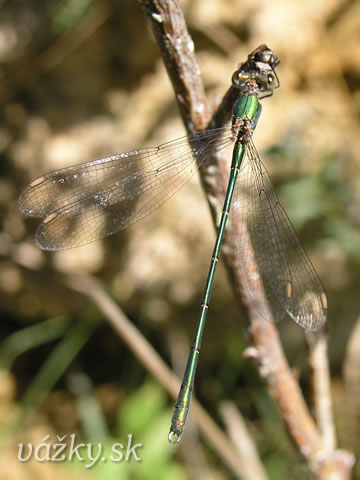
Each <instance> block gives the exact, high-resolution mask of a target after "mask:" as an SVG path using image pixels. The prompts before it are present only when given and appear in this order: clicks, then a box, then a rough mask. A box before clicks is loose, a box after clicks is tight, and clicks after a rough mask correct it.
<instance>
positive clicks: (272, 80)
mask: <svg viewBox="0 0 360 480" xmlns="http://www.w3.org/2000/svg"><path fill="white" fill-rule="evenodd" d="M267 81H268V84H269V85H272V84H273V83H274V81H275V77H274V75H273V74H272V73H269V74H268V76H267Z"/></svg>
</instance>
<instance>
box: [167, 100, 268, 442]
mask: <svg viewBox="0 0 360 480" xmlns="http://www.w3.org/2000/svg"><path fill="white" fill-rule="evenodd" d="M260 113H261V105H260V103H259V99H258V96H257V94H256V93H252V92H251V93H250V92H244V93H243V94H242V95H241V96H240V98H239V100H238V101H237V102H236V105H235V107H234V114H233V120H232V124H233V134H234V137H235V138H236V141H235V146H234V150H233V158H232V164H231V172H230V178H229V183H228V187H227V191H226V195H225V200H224V206H223V211H222V214H221V219H220V223H219V227H218V231H217V237H216V241H215V246H214V250H213V254H212V258H211V263H210V268H209V273H208V277H207V281H206V286H205V291H204V296H203V300H202V304H201V308H200V313H199V317H198V323H197V328H196V333H195V336H194V339H193V343H192V345H191V351H190V354H189V358H188V362H187V365H186V370H185V375H184V379H183V383H182V385H181V389H180V392H179V395H178V398H177V401H176V405H175V410H174V414H173V417H172V421H171V428H170V434H169V440H170V441H171V442H172V443H177V442H178V441H179V440H180V437H181V435H182V433H183V429H184V425H185V422H186V417H187V415H188V411H189V407H190V400H191V393H192V389H193V384H194V379H195V372H196V366H197V362H198V357H199V351H200V346H201V340H202V336H203V331H204V326H205V320H206V314H207V311H208V308H209V301H210V294H211V288H212V284H213V281H214V275H215V270H216V265H217V262H218V259H219V254H220V248H221V244H222V240H223V236H224V231H225V226H226V222H227V219H228V216H229V211H230V206H231V200H232V196H233V193H234V188H235V183H236V179H237V176H238V173H239V169H240V165H241V162H242V160H243V158H244V154H245V150H246V144H247V141H248V139H249V138H250V136H251V134H252V132H253V130H254V129H255V127H256V123H257V121H258V119H259V116H260Z"/></svg>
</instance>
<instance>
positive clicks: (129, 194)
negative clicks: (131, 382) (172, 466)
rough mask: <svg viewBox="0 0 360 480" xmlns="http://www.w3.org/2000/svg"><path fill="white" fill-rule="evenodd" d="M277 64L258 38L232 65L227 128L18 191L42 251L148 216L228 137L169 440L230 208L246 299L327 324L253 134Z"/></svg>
mask: <svg viewBox="0 0 360 480" xmlns="http://www.w3.org/2000/svg"><path fill="white" fill-rule="evenodd" d="M278 64H279V60H278V58H277V56H276V55H275V54H274V53H273V52H272V51H271V50H270V49H269V48H268V47H267V46H266V45H261V46H259V47H258V48H257V49H255V50H254V51H253V52H252V53H251V54H250V55H249V56H248V59H247V61H246V62H244V63H243V64H242V65H240V67H239V68H238V70H236V72H235V73H234V74H233V77H232V84H233V87H235V88H236V89H238V91H239V98H238V100H237V102H236V104H235V106H234V110H233V119H232V124H231V126H228V127H224V128H216V129H211V130H204V131H200V132H195V133H192V134H190V135H188V136H186V137H183V138H179V139H176V140H173V141H171V142H168V143H164V144H162V145H160V146H159V147H155V148H145V149H141V150H135V151H132V152H127V153H122V154H119V155H114V156H111V157H106V158H102V159H100V160H95V161H92V162H88V163H84V164H81V165H75V166H73V167H68V168H63V169H61V170H56V171H54V172H51V173H48V174H46V175H43V176H41V177H39V178H38V179H36V180H34V181H33V182H32V183H30V184H29V185H28V187H27V188H25V190H24V191H23V192H22V194H21V195H20V197H19V201H18V206H19V209H20V211H21V212H22V213H24V214H25V215H29V216H33V217H40V218H43V221H42V223H41V224H40V225H39V227H38V229H37V232H36V243H37V245H38V246H39V247H40V248H41V249H43V250H52V251H55V250H62V249H67V248H73V247H78V246H80V245H85V244H87V243H90V242H93V241H95V240H97V239H100V238H103V237H105V236H107V235H111V234H113V233H115V232H118V231H119V230H121V229H123V228H126V227H128V226H129V225H131V224H133V223H135V222H136V221H138V220H140V219H141V218H143V217H145V216H146V215H148V214H150V213H151V212H152V211H154V210H155V209H156V208H158V207H159V206H160V205H162V204H163V203H164V202H166V201H167V200H168V199H169V198H170V197H171V196H172V195H173V194H174V193H175V192H177V191H178V190H179V189H180V188H181V187H182V186H183V185H184V184H185V183H186V182H187V181H188V180H189V179H190V177H191V176H192V175H193V174H194V173H195V172H196V170H197V169H198V168H199V167H200V166H201V165H203V164H204V163H205V162H206V161H207V159H208V158H209V156H210V155H212V154H214V153H215V152H216V151H219V150H221V149H223V148H225V147H226V146H228V145H230V144H234V149H233V157H232V163H231V170H230V177H229V183H228V187H227V192H226V195H225V200H224V206H223V212H222V215H221V219H220V222H219V226H218V231H217V237H216V242H215V246H214V250H213V255H212V258H211V262H210V269H209V273H208V277H207V281H206V285H205V290H204V295H203V300H202V304H201V308H200V313H199V317H198V323H197V327H196V332H195V336H194V339H193V343H192V346H191V351H190V354H189V358H188V363H187V366H186V370H185V374H184V378H183V382H182V386H181V389H180V392H179V396H178V399H177V401H176V405H175V409H174V414H173V418H172V422H171V428H170V433H169V441H170V442H171V443H177V442H178V441H179V440H180V438H181V436H182V433H183V429H184V426H185V422H186V418H187V414H188V410H189V406H190V401H191V393H192V389H193V384H194V379H195V372H196V367H197V362H198V356H199V351H200V346H201V340H202V335H203V331H204V326H205V320H206V315H207V311H208V307H209V301H210V294H211V289H212V284H213V280H214V275H215V269H216V265H217V262H218V258H219V254H220V249H221V244H222V240H223V235H224V231H225V226H226V222H227V218H228V216H229V214H231V215H232V216H233V218H234V225H237V226H239V228H238V232H237V242H236V243H237V246H236V249H237V256H238V260H239V265H240V269H241V268H242V267H241V265H242V263H244V250H243V249H241V243H242V240H241V237H242V235H244V234H248V235H249V236H250V239H251V244H252V250H253V253H252V255H251V258H252V260H251V261H252V263H253V267H252V271H253V275H254V276H255V277H256V279H255V280H256V281H255V283H254V282H253V281H252V282H251V283H250V281H249V280H248V273H245V271H244V283H245V285H246V286H247V290H248V294H249V297H250V298H252V296H253V295H254V285H259V288H261V289H262V292H263V293H264V294H265V297H266V299H265V300H264V302H265V301H266V302H267V304H268V305H269V306H270V307H271V309H272V312H273V317H274V319H275V320H279V319H280V318H282V317H283V316H285V315H286V314H288V315H289V316H290V317H291V318H292V319H293V320H294V321H295V322H296V323H297V324H298V325H300V326H301V327H303V328H305V329H306V330H309V331H317V330H318V329H319V328H321V327H322V326H323V325H324V323H325V321H326V315H327V297H326V294H325V291H324V289H323V287H322V285H321V282H320V280H319V277H318V275H317V273H316V271H315V269H314V267H313V265H312V263H311V261H310V260H309V258H308V256H307V254H306V252H305V251H304V249H303V247H302V245H301V243H300V241H299V239H298V237H297V235H296V233H295V230H294V228H293V227H292V225H291V222H290V220H289V218H288V217H287V215H286V213H285V211H284V209H283V208H282V207H281V205H280V203H279V201H278V198H277V196H276V193H275V191H274V187H273V186H272V184H271V181H270V178H269V175H268V173H267V171H266V169H265V167H264V165H263V164H262V162H261V160H260V158H259V155H258V153H257V151H256V148H255V146H254V143H253V140H252V134H253V131H254V129H255V127H256V124H257V122H258V120H259V117H260V113H261V104H260V102H259V100H260V99H261V98H264V97H268V96H271V95H272V94H273V90H274V89H275V88H277V87H278V86H279V81H278V77H277V74H276V67H277V65H278ZM233 197H234V201H233V202H232V198H233ZM245 255H246V253H245ZM247 263H249V262H247ZM265 297H264V298H265ZM259 312H260V313H261V308H260V309H259Z"/></svg>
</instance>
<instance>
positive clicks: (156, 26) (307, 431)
mask: <svg viewBox="0 0 360 480" xmlns="http://www.w3.org/2000/svg"><path fill="white" fill-rule="evenodd" d="M142 5H143V8H144V10H145V12H146V14H147V17H148V19H149V21H150V23H151V25H152V28H153V32H154V35H155V38H156V40H157V42H158V44H159V47H160V51H161V53H162V56H163V60H164V64H165V66H166V69H167V71H168V73H169V76H170V79H171V81H172V84H173V87H174V90H175V96H176V99H177V102H178V106H179V110H180V113H181V116H182V118H183V121H184V124H185V127H186V129H187V130H188V131H189V132H191V131H193V130H194V129H195V130H198V129H201V128H204V126H205V125H206V124H208V125H209V126H211V128H215V127H220V126H223V125H224V123H225V122H226V121H227V120H228V119H229V117H230V115H231V107H232V105H233V102H234V99H235V98H236V97H235V92H234V90H233V89H232V88H230V89H229V91H228V92H227V94H226V95H225V97H224V101H223V103H222V105H221V106H220V108H219V109H218V110H217V112H216V113H215V115H214V116H213V117H212V119H211V120H210V115H209V107H208V104H207V102H206V98H205V95H204V90H203V87H202V85H201V80H200V69H199V66H198V64H197V62H196V59H195V55H194V44H193V41H192V39H191V37H190V35H189V33H188V31H187V28H186V23H185V19H184V17H183V14H182V11H181V8H180V5H179V3H178V2H177V1H176V0H142ZM200 175H201V180H202V184H203V186H204V189H205V193H206V195H207V198H208V202H209V206H210V210H211V214H212V217H213V219H214V221H215V224H216V212H217V210H218V208H217V207H218V205H219V204H221V203H222V201H223V197H224V192H225V188H226V183H227V180H228V176H229V172H228V171H227V170H226V167H225V165H224V164H223V163H219V162H218V161H217V159H216V158H214V159H212V161H211V162H209V163H208V164H207V165H206V166H204V167H203V168H202V169H201V171H200ZM234 228H240V226H239V225H238V226H236V225H233V228H231V227H230V228H227V231H226V235H225V238H224V243H223V249H222V252H223V259H224V262H225V265H226V268H227V271H228V274H229V277H230V281H231V285H232V288H233V291H234V294H235V298H236V299H237V302H238V304H239V307H240V309H241V312H242V314H243V319H244V326H245V327H246V329H247V331H248V335H249V338H250V341H251V343H252V345H253V347H252V348H251V349H248V350H247V352H246V354H247V356H248V357H252V358H253V359H254V360H255V362H256V364H257V366H258V370H259V374H260V376H261V377H262V378H263V379H264V381H265V382H266V385H267V388H268V391H269V393H270V395H271V396H272V398H273V400H274V401H275V403H276V405H277V407H278V409H279V412H280V414H281V416H282V418H283V420H284V422H285V425H286V427H287V430H288V432H289V434H290V437H291V439H292V440H293V442H294V444H295V446H296V447H297V449H298V451H299V453H300V454H301V455H302V457H303V458H304V459H305V461H306V463H307V465H308V466H309V468H310V470H311V471H312V472H313V473H314V474H315V475H316V476H317V477H318V478H321V479H325V478H330V476H331V475H334V474H337V475H338V477H337V478H341V479H345V478H349V476H350V473H351V468H352V465H353V456H352V455H351V454H350V453H347V452H343V451H340V450H338V451H336V450H335V449H334V448H328V446H329V445H328V446H327V447H326V444H327V442H328V441H329V438H330V437H329V435H330V436H331V434H329V430H330V429H329V425H328V422H329V421H330V422H331V421H332V419H331V415H329V414H328V415H327V420H326V422H327V432H328V433H327V434H326V437H327V439H328V440H327V441H326V440H325V439H324V436H323V435H324V434H325V432H324V422H325V421H321V423H322V424H323V425H322V428H321V430H320V429H319V428H318V426H317V425H316V424H315V422H314V420H313V418H312V416H311V415H310V413H309V410H308V408H307V406H306V403H305V400H304V397H303V395H302V392H301V390H300V388H299V385H298V383H297V381H296V380H295V378H294V376H293V374H292V371H291V369H290V368H289V365H288V364H287V361H286V358H285V356H284V353H283V350H282V347H281V342H280V339H279V336H278V333H277V330H276V328H275V326H274V324H272V323H270V322H264V321H263V319H262V317H260V316H259V314H258V313H257V310H256V309H255V306H254V303H253V301H251V299H250V298H249V295H248V293H247V291H246V288H244V283H243V279H242V278H241V275H240V270H239V268H238V265H237V263H236V261H235V258H234V254H233V252H234V249H233V245H234V235H233V232H234ZM243 248H244V249H246V250H247V252H248V251H249V249H250V251H251V248H252V247H251V244H250V242H249V241H248V239H247V236H246V234H245V235H244V247H243ZM245 257H246V256H244V258H245ZM249 273H250V272H249ZM260 303H261V304H264V301H263V300H261V302H260ZM267 316H268V317H269V318H271V313H270V312H267ZM320 335H321V334H320ZM322 338H325V337H322ZM323 352H324V350H323ZM323 354H324V353H323ZM323 354H322V355H323ZM326 375H328V372H325V370H324V369H323V378H325V376H326ZM327 381H328V380H327ZM328 383H329V382H328ZM328 413H329V411H328ZM319 420H320V419H319ZM330 443H332V444H333V443H334V441H333V439H332V440H331V441H330ZM332 478H333V477H332Z"/></svg>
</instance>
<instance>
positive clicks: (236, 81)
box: [231, 70, 241, 88]
mask: <svg viewBox="0 0 360 480" xmlns="http://www.w3.org/2000/svg"><path fill="white" fill-rule="evenodd" d="M240 75H241V73H240V72H239V70H236V72H234V73H233V76H232V78H231V83H232V85H233V87H235V88H239V87H240Z"/></svg>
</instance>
